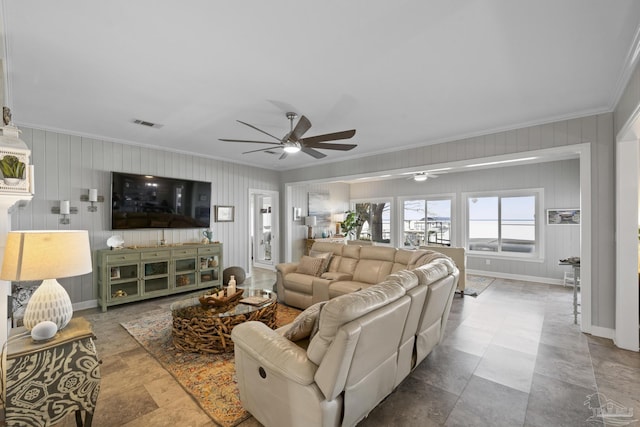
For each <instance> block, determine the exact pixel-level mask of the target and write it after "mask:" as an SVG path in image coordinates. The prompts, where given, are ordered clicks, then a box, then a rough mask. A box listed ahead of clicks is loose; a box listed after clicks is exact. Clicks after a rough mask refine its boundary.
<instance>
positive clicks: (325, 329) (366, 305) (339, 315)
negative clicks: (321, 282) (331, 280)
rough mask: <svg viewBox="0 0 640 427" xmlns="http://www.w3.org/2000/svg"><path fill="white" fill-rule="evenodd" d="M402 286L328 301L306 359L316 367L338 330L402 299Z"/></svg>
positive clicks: (372, 289) (370, 289)
mask: <svg viewBox="0 0 640 427" xmlns="http://www.w3.org/2000/svg"><path fill="white" fill-rule="evenodd" d="M404 294H405V290H404V288H403V287H402V285H400V284H398V283H395V282H386V281H385V282H383V283H380V284H377V285H373V286H370V287H368V288H367V289H363V290H361V291H359V292H353V293H350V294H345V295H342V296H339V297H337V298H334V299H331V300H329V301H327V303H326V304H325V305H324V307H323V308H322V311H321V312H320V327H319V330H318V333H317V334H316V335H315V336H314V337H313V339H312V340H311V342H310V343H309V348H308V349H307V355H308V356H309V359H310V360H311V361H312V362H313V363H315V364H317V365H319V364H320V362H321V361H322V359H323V358H324V355H325V353H326V352H327V349H328V348H329V346H330V345H331V343H332V342H333V340H334V338H335V336H336V333H337V332H338V329H340V327H341V326H342V325H344V324H346V323H348V322H350V321H352V320H354V319H357V318H358V317H361V316H363V315H365V314H367V313H369V312H371V311H373V310H376V309H377V308H380V307H382V306H384V305H386V304H389V303H390V302H392V301H395V300H397V299H398V298H401V297H402V296H403V295H404Z"/></svg>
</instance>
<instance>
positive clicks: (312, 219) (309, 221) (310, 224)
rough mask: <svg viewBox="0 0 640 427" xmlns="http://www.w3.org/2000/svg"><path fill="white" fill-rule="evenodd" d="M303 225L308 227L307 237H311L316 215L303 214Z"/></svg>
mask: <svg viewBox="0 0 640 427" xmlns="http://www.w3.org/2000/svg"><path fill="white" fill-rule="evenodd" d="M304 225H306V226H307V227H309V230H308V232H307V239H313V227H315V225H316V217H315V216H305V217H304Z"/></svg>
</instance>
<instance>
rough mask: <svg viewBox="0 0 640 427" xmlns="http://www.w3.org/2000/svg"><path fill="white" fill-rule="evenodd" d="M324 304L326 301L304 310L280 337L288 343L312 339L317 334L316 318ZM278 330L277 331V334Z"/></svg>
mask: <svg viewBox="0 0 640 427" xmlns="http://www.w3.org/2000/svg"><path fill="white" fill-rule="evenodd" d="M325 304H326V301H322V302H319V303H317V304H313V305H312V306H310V307H308V308H307V309H305V310H304V311H303V312H302V313H300V314H298V316H297V317H296V318H295V320H294V321H293V322H291V324H290V325H289V327H288V328H286V329H284V330H283V332H282V336H284V337H285V338H287V339H288V340H290V341H300V340H302V339H305V338H309V339H311V338H313V335H315V333H316V332H318V325H317V323H318V316H319V315H320V310H321V309H322V306H323V305H325ZM279 331H280V330H278V332H279Z"/></svg>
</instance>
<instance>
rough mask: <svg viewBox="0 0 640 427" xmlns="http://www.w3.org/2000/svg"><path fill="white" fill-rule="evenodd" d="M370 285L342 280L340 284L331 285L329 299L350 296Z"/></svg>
mask: <svg viewBox="0 0 640 427" xmlns="http://www.w3.org/2000/svg"><path fill="white" fill-rule="evenodd" d="M369 286H372V285H368V284H365V283H362V282H354V281H351V280H341V281H339V282H333V283H331V284H330V285H329V298H335V297H339V296H340V295H344V294H350V293H351V292H357V291H359V290H361V289H363V288H365V287H369Z"/></svg>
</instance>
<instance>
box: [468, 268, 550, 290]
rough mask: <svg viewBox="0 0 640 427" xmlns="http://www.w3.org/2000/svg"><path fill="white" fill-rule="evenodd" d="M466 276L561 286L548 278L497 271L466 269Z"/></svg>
mask: <svg viewBox="0 0 640 427" xmlns="http://www.w3.org/2000/svg"><path fill="white" fill-rule="evenodd" d="M467 274H475V275H477V276H487V277H495V278H496V279H511V280H522V281H525V282H535V283H546V284H549V285H560V286H562V279H552V278H550V277H539V276H525V275H523V274H510V273H500V272H497V271H483V270H471V269H468V268H467Z"/></svg>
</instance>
